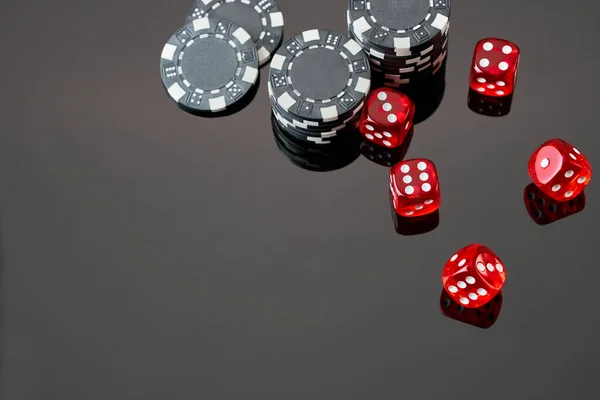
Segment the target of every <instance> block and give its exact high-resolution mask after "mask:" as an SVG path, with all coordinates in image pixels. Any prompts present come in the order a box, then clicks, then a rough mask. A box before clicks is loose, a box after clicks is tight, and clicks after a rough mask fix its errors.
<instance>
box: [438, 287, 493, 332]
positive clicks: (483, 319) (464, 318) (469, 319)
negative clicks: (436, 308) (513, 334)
mask: <svg viewBox="0 0 600 400" xmlns="http://www.w3.org/2000/svg"><path fill="white" fill-rule="evenodd" d="M440 310H441V311H442V314H443V315H444V316H445V317H448V318H450V319H453V320H455V321H459V322H462V323H465V324H468V325H473V326H476V327H478V328H481V329H488V328H491V327H492V325H494V324H495V323H496V321H497V320H498V316H500V310H502V292H500V293H498V294H497V295H496V297H494V298H493V299H492V300H490V301H489V302H488V303H486V304H484V305H482V306H479V307H477V308H466V307H464V306H462V305H461V304H459V303H457V302H456V301H454V299H452V297H450V295H448V293H446V291H445V290H442V294H441V295H440Z"/></svg>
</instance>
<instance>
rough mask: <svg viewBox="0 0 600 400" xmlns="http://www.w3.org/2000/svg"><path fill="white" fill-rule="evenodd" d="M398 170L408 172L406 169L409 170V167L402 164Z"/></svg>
mask: <svg viewBox="0 0 600 400" xmlns="http://www.w3.org/2000/svg"><path fill="white" fill-rule="evenodd" d="M400 171H402V172H404V173H405V174H406V173H408V171H410V167H409V166H408V165H406V164H404V165H403V166H401V167H400Z"/></svg>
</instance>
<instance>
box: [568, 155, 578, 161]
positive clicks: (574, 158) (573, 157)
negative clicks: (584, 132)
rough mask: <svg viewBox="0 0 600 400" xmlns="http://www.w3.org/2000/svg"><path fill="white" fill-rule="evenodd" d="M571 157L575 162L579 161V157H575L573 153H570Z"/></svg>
mask: <svg viewBox="0 0 600 400" xmlns="http://www.w3.org/2000/svg"><path fill="white" fill-rule="evenodd" d="M569 157H571V158H572V159H573V160H577V157H575V156H574V155H573V154H572V153H569Z"/></svg>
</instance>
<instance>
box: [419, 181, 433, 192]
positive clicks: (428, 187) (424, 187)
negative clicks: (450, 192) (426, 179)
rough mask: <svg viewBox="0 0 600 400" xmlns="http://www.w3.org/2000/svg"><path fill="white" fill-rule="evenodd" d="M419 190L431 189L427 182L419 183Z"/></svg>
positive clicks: (427, 190)
mask: <svg viewBox="0 0 600 400" xmlns="http://www.w3.org/2000/svg"><path fill="white" fill-rule="evenodd" d="M421 190H423V191H424V192H429V191H430V190H431V185H430V184H429V183H424V184H422V185H421Z"/></svg>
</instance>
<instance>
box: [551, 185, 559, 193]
mask: <svg viewBox="0 0 600 400" xmlns="http://www.w3.org/2000/svg"><path fill="white" fill-rule="evenodd" d="M559 190H560V185H559V184H556V185H554V186H552V191H553V192H558V191H559Z"/></svg>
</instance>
